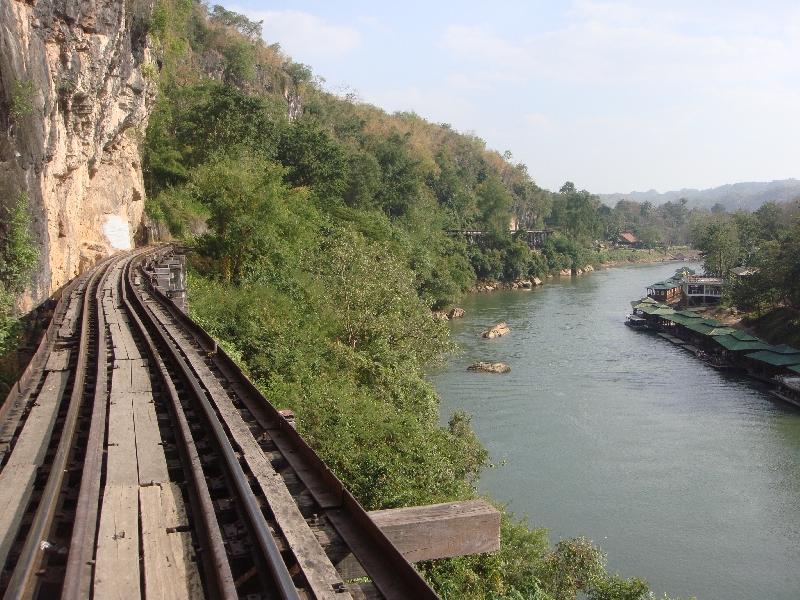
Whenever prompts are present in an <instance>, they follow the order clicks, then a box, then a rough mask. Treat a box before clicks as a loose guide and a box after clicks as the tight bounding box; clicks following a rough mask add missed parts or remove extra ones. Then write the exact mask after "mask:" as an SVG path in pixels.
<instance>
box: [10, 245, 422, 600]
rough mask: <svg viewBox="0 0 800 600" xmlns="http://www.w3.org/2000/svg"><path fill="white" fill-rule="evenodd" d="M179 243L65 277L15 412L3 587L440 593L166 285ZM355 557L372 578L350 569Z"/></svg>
mask: <svg viewBox="0 0 800 600" xmlns="http://www.w3.org/2000/svg"><path fill="white" fill-rule="evenodd" d="M169 252H170V250H169V248H166V247H162V248H156V249H153V248H151V249H147V250H138V251H135V252H131V253H128V254H125V255H121V256H116V257H113V258H111V259H108V260H106V261H105V262H103V263H101V264H99V265H97V266H95V267H94V268H93V269H92V270H91V271H90V272H88V273H86V274H84V275H83V276H82V277H80V278H79V279H77V280H76V281H74V282H73V283H72V284H71V285H70V286H69V287H68V288H66V289H65V290H64V294H63V295H62V298H61V300H60V301H59V303H58V304H57V306H56V309H55V312H54V316H53V320H52V323H51V326H50V328H49V329H48V332H47V334H46V336H45V337H44V339H43V340H42V344H41V345H40V347H39V349H38V350H37V353H36V355H35V357H34V360H33V361H32V363H31V365H30V366H29V368H28V369H27V370H26V372H25V374H24V375H23V378H22V379H21V380H20V382H19V384H18V385H17V386H16V387H15V388H14V390H12V393H11V394H10V395H9V397H8V399H7V400H6V403H5V404H4V405H3V406H2V408H0V563H1V564H2V565H3V570H2V574H1V575H0V596H2V597H3V598H5V599H17V598H25V599H29V598H41V599H50V598H63V599H77V598H97V599H101V598H126V599H127V598H145V599H147V600H151V599H156V598H159V599H162V598H163V599H176V600H179V599H184V598H186V599H195V598H211V599H217V598H219V599H226V600H229V599H231V600H232V599H237V598H246V599H247V600H261V599H265V600H266V599H272V598H275V599H284V600H288V599H297V598H302V599H313V598H317V599H337V600H338V599H347V598H354V599H367V598H386V599H387V600H394V599H411V598H414V599H417V598H419V599H422V600H425V599H427V598H431V599H433V598H437V596H436V594H435V593H434V592H433V591H432V590H431V588H430V587H429V586H428V585H427V584H426V583H425V581H424V580H423V579H422V578H421V577H420V576H419V575H418V574H417V572H416V571H415V570H414V569H413V568H412V567H411V565H410V564H409V563H408V562H407V561H406V560H405V559H404V558H403V556H402V554H401V553H400V551H399V550H398V549H397V548H395V547H394V546H393V545H392V543H391V542H390V541H389V539H388V538H387V537H386V535H385V534H384V533H383V532H382V531H381V529H380V528H379V527H378V526H377V525H375V523H374V522H373V521H372V520H371V519H370V517H369V516H368V515H367V513H366V512H365V511H364V510H363V508H362V507H361V506H360V505H359V504H358V503H357V502H356V501H355V499H354V498H353V497H352V496H351V495H350V494H349V492H348V491H347V490H346V489H345V488H344V486H343V485H342V483H341V482H340V481H339V480H338V479H337V478H336V477H335V476H334V475H333V473H332V472H331V471H330V470H329V469H328V468H327V467H326V466H325V464H324V463H323V462H322V461H321V460H320V459H319V457H317V456H316V454H315V453H314V452H313V450H312V449H311V448H310V447H309V446H308V445H307V444H306V443H305V442H304V440H303V439H302V438H301V437H300V436H299V435H298V434H297V432H296V431H295V429H294V427H293V426H292V423H291V422H290V420H287V418H286V417H285V416H284V415H283V414H281V413H280V412H279V411H277V410H276V409H275V408H274V407H273V406H272V405H270V404H269V403H268V402H267V401H266V400H265V399H264V397H263V396H262V395H261V394H260V393H259V392H258V390H257V389H256V388H255V387H254V386H253V384H252V383H251V382H250V381H249V380H248V379H247V377H245V376H244V375H243V374H242V372H241V371H240V370H239V368H238V367H237V366H236V365H235V363H234V362H233V361H232V360H230V359H229V358H228V357H227V356H226V355H225V353H224V351H223V350H222V349H221V348H218V347H217V344H216V343H215V342H214V340H213V339H211V338H210V337H209V336H208V335H207V334H206V332H205V331H203V330H202V329H201V328H200V327H198V326H197V325H196V324H194V323H193V322H192V321H191V320H190V319H189V318H188V317H187V316H186V315H184V314H183V312H182V311H181V310H180V309H179V308H178V307H176V306H175V304H173V303H172V302H171V301H170V299H169V298H167V297H166V295H165V294H164V292H163V290H161V289H160V288H159V287H158V286H154V285H152V283H151V281H152V282H156V281H157V278H156V277H155V269H156V268H157V267H156V266H155V265H157V264H158V263H159V262H160V261H163V260H164V259H165V258H166V257H167V254H168V253H169ZM354 559H355V560H356V561H357V562H358V567H359V569H361V570H363V572H364V573H366V575H367V577H365V578H361V579H359V580H358V581H349V580H344V579H343V576H342V574H341V572H344V573H352V564H353V560H354ZM345 563H348V564H349V565H350V566H349V567H348V568H344V567H342V565H344V564H345ZM337 567H338V568H337Z"/></svg>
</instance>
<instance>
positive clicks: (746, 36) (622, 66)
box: [441, 1, 800, 85]
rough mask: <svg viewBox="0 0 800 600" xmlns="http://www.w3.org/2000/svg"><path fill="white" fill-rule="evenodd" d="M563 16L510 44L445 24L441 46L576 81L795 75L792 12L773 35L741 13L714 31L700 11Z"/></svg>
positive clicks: (748, 79) (607, 8)
mask: <svg viewBox="0 0 800 600" xmlns="http://www.w3.org/2000/svg"><path fill="white" fill-rule="evenodd" d="M569 16H570V17H571V18H572V21H571V22H570V24H568V25H567V26H566V27H564V28H562V29H559V30H554V31H549V32H546V33H543V34H540V35H536V36H532V37H529V38H526V39H524V40H516V41H514V40H507V39H504V38H503V37H501V36H499V35H496V34H495V33H494V32H493V31H492V30H491V29H490V28H489V27H486V26H473V27H467V26H460V25H453V26H450V27H447V28H446V30H445V31H444V33H443V35H442V37H441V44H442V46H444V47H445V48H447V49H449V50H450V51H451V52H452V53H453V54H454V55H455V56H456V57H458V58H460V59H464V60H466V61H469V62H471V63H474V64H475V65H483V66H486V65H489V66H490V67H491V68H493V69H495V70H498V71H502V72H504V73H507V74H513V75H515V76H517V77H519V76H524V77H527V78H531V77H547V78H552V79H555V80H562V81H571V82H579V83H584V82H585V83H632V82H648V81H657V82H690V83H700V82H703V83H715V84H736V85H742V84H747V85H749V84H751V83H753V82H761V83H763V82H765V81H770V80H775V79H777V78H789V77H794V78H797V75H798V74H800V40H798V39H797V36H794V35H791V31H793V30H794V28H795V26H796V23H797V20H796V18H795V17H794V16H793V15H790V16H789V17H787V18H788V21H787V23H786V24H785V27H784V28H783V31H782V32H780V35H775V32H772V33H771V34H770V35H766V34H764V33H763V32H762V31H760V30H759V28H758V27H756V26H755V25H754V26H753V27H750V28H748V27H747V24H746V17H747V15H746V14H744V15H741V16H740V18H738V19H733V18H732V17H730V16H728V18H727V19H728V20H727V21H725V19H722V21H723V22H724V23H725V24H726V27H722V28H719V27H717V28H715V27H712V26H711V25H712V24H710V23H709V22H708V20H707V18H706V15H704V14H698V15H697V16H696V18H695V19H694V20H693V19H692V18H691V16H692V15H691V14H690V15H689V16H687V13H682V14H679V13H677V12H671V11H669V10H660V9H658V8H652V7H651V5H641V3H637V2H585V1H583V2H578V3H576V4H575V8H574V10H573V11H571V12H570V13H569ZM762 21H763V18H762ZM754 22H756V21H754ZM773 29H774V27H773Z"/></svg>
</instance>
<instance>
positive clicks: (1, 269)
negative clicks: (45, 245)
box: [0, 192, 39, 294]
mask: <svg viewBox="0 0 800 600" xmlns="http://www.w3.org/2000/svg"><path fill="white" fill-rule="evenodd" d="M27 210H28V197H27V196H26V195H25V194H24V193H23V192H20V194H19V196H17V201H16V202H15V203H14V204H13V205H11V206H7V207H2V213H0V231H2V233H3V235H2V236H0V284H2V285H3V287H4V288H5V289H6V290H7V291H8V292H9V293H11V294H20V293H22V292H23V291H24V289H25V288H26V287H27V286H28V284H29V283H30V277H31V275H32V273H33V271H34V270H35V269H36V267H37V265H38V264H39V249H38V248H37V247H36V243H35V240H34V238H33V236H32V235H31V232H30V217H29V216H28V212H27Z"/></svg>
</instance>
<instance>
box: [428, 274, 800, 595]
mask: <svg viewBox="0 0 800 600" xmlns="http://www.w3.org/2000/svg"><path fill="white" fill-rule="evenodd" d="M678 266H679V264H678V263H652V264H644V265H630V266H625V267H617V268H613V269H608V270H603V271H597V272H594V273H591V274H587V275H582V276H579V277H572V278H561V279H555V280H548V282H547V283H546V284H545V285H543V286H540V287H537V288H535V289H534V290H532V291H499V292H492V293H489V294H470V295H468V296H467V297H466V298H465V299H464V301H463V303H462V305H461V306H463V307H464V308H465V309H466V311H467V316H466V317H465V318H464V319H459V320H456V321H454V322H453V324H452V331H453V335H454V337H455V339H456V341H458V343H459V344H460V345H461V347H462V350H463V351H462V353H460V354H458V355H456V356H454V357H452V358H451V359H450V360H449V361H448V364H447V367H446V368H444V369H443V370H441V371H440V372H438V373H436V374H434V375H432V376H431V379H432V380H433V381H434V383H435V384H436V389H437V391H438V392H439V394H440V395H441V397H442V415H443V419H445V420H446V418H447V415H449V414H450V412H451V411H453V410H466V411H468V412H470V413H472V414H473V415H474V417H473V427H474V429H475V431H476V432H477V434H478V437H479V438H480V440H481V441H482V442H483V443H484V444H485V445H486V447H487V448H488V450H489V451H490V452H491V455H492V460H493V462H495V463H500V462H501V461H503V460H504V459H505V461H506V465H505V466H501V467H499V468H496V469H487V470H486V471H485V472H484V474H483V476H482V478H481V481H480V484H479V489H480V490H481V492H482V493H485V494H489V495H490V496H491V498H492V499H494V500H497V501H502V502H511V505H510V508H511V510H512V511H514V512H516V513H518V514H522V513H527V514H528V515H529V517H530V522H531V524H532V525H544V526H546V527H548V528H549V529H551V531H552V532H553V533H552V538H553V540H554V541H557V540H558V539H562V538H568V537H573V536H577V535H586V536H587V537H589V538H590V539H592V540H594V542H595V543H596V544H598V545H599V546H601V547H602V548H603V550H604V551H605V552H607V553H608V568H609V570H610V571H612V572H618V573H619V574H620V575H622V576H623V577H631V576H637V577H641V578H643V579H646V580H647V581H649V582H650V585H651V587H652V589H653V590H654V591H655V592H656V594H657V596H663V594H664V592H666V593H668V594H669V595H670V596H671V597H675V596H686V597H688V596H692V595H695V596H697V597H698V598H699V599H700V600H754V599H764V600H778V599H784V598H785V599H795V600H796V599H798V598H800V502H798V499H800V409H796V408H794V407H791V406H788V405H785V404H783V403H781V402H780V401H778V400H777V399H775V398H774V397H773V396H771V395H770V394H768V393H767V392H766V391H765V388H764V387H763V386H761V385H760V384H757V383H754V382H752V381H750V380H748V379H746V378H743V377H738V376H733V375H728V374H725V373H721V372H718V371H716V370H714V369H712V368H711V367H709V366H707V365H706V364H705V363H703V362H701V361H699V360H697V359H695V358H694V357H693V356H692V355H691V354H689V353H688V352H686V351H685V350H682V349H680V348H679V347H677V346H674V345H672V344H670V343H669V342H667V341H666V340H663V339H661V338H659V337H657V336H655V335H654V334H649V333H643V332H636V331H632V330H630V329H628V328H627V327H625V326H624V325H623V322H624V320H625V316H626V314H628V313H629V312H630V301H631V300H633V299H636V298H641V297H642V296H643V295H644V294H645V288H646V286H647V285H648V284H650V283H654V282H656V281H660V280H662V279H665V278H666V277H668V276H670V275H672V274H673V273H674V272H675V269H676V268H677V267H678ZM688 266H692V267H696V266H697V265H694V264H689V265H688ZM500 321H506V322H507V323H508V325H509V327H510V328H511V333H510V334H509V335H507V336H505V337H502V338H498V339H494V340H487V339H483V338H478V337H476V336H475V334H476V333H477V332H479V331H481V330H483V329H486V328H488V327H490V326H491V325H494V324H496V323H498V322H500ZM479 360H486V361H491V362H498V361H499V362H506V363H508V364H510V365H511V372H510V373H508V374H505V375H491V374H481V373H471V372H467V371H466V368H467V366H468V365H469V364H471V363H472V362H475V361H479Z"/></svg>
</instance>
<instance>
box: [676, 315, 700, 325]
mask: <svg viewBox="0 0 800 600" xmlns="http://www.w3.org/2000/svg"><path fill="white" fill-rule="evenodd" d="M670 321H672V322H673V323H677V324H678V325H683V326H684V327H686V326H688V325H691V324H692V323H697V322H698V321H697V319H691V318H689V317H687V316H685V315H682V314H681V313H679V312H676V313H675V314H674V315H672V316H670Z"/></svg>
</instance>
